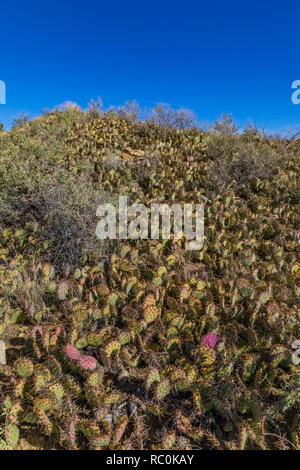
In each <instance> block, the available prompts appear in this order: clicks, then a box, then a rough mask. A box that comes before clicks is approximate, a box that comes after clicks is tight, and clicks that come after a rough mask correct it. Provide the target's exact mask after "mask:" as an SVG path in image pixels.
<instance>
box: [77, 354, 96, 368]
mask: <svg viewBox="0 0 300 470" xmlns="http://www.w3.org/2000/svg"><path fill="white" fill-rule="evenodd" d="M79 364H80V367H81V369H83V370H94V369H95V368H96V366H97V363H96V360H95V359H94V358H93V357H91V356H82V357H81V358H80V361H79Z"/></svg>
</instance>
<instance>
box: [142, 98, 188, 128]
mask: <svg viewBox="0 0 300 470" xmlns="http://www.w3.org/2000/svg"><path fill="white" fill-rule="evenodd" d="M149 119H150V121H153V122H154V123H155V124H158V125H159V126H162V127H167V128H174V129H189V128H190V127H192V126H193V125H195V123H196V117H195V114H194V113H193V111H191V110H189V109H183V108H181V109H176V110H174V109H172V108H171V106H170V105H168V104H165V103H159V104H158V105H157V106H156V107H155V108H154V109H153V110H152V111H151V114H150V116H149Z"/></svg>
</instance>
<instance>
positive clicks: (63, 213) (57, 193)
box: [31, 177, 112, 268]
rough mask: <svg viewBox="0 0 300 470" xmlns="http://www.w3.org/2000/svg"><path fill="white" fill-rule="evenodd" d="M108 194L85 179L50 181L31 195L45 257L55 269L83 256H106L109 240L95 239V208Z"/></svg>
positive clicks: (76, 260) (110, 200) (76, 263)
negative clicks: (46, 256) (39, 226)
mask: <svg viewBox="0 0 300 470" xmlns="http://www.w3.org/2000/svg"><path fill="white" fill-rule="evenodd" d="M105 202H112V197H110V196H109V195H108V194H104V193H103V192H101V191H100V190H98V191H96V190H95V188H94V187H93V185H92V184H91V182H89V181H87V180H86V179H85V178H78V177H77V178H76V179H75V178H69V179H68V180H64V181H60V182H59V181H53V182H52V183H51V184H48V185H45V186H44V188H41V190H40V191H39V192H38V193H36V194H35V195H34V196H33V197H31V213H32V214H33V216H34V218H35V219H37V220H38V221H39V223H40V225H42V227H43V238H44V240H45V242H46V241H49V242H50V244H49V259H50V261H51V262H52V263H53V264H54V266H56V267H58V268H63V267H64V266H66V265H70V266H72V267H74V266H77V265H80V264H81V262H83V261H84V260H87V259H89V260H90V259H93V261H94V262H95V261H96V260H97V259H106V258H107V256H108V255H109V251H110V247H111V243H109V242H108V241H103V242H101V241H100V240H98V239H97V238H96V235H95V229H96V225H97V218H96V209H97V207H98V205H99V204H101V203H105Z"/></svg>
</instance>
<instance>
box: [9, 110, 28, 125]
mask: <svg viewBox="0 0 300 470" xmlns="http://www.w3.org/2000/svg"><path fill="white" fill-rule="evenodd" d="M28 121H29V114H26V113H23V112H22V113H21V114H20V115H19V116H18V117H15V118H14V120H13V124H12V127H13V128H17V129H20V128H21V127H24V126H25V125H26V124H27V122H28Z"/></svg>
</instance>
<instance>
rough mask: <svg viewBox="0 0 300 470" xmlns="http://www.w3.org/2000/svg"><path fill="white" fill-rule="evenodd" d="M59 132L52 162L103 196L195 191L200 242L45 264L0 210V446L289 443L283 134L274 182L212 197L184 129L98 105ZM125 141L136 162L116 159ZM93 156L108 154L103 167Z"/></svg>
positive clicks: (295, 240)
mask: <svg viewBox="0 0 300 470" xmlns="http://www.w3.org/2000/svg"><path fill="white" fill-rule="evenodd" d="M59 119H65V116H64V114H63V113H62V114H59V113H58V114H55V113H54V114H50V115H48V116H46V117H45V118H43V119H42V121H41V124H40V125H41V126H44V127H43V128H44V130H45V129H53V126H55V123H56V124H57V121H58V120H59ZM74 119H75V118H74ZM28 126H29V127H28V129H29V130H28V131H27V130H26V128H25V131H23V134H21V133H20V136H19V134H17V131H13V134H12V136H11V137H10V133H8V134H7V135H5V136H1V137H0V139H1V144H2V147H3V148H4V147H5V146H7V148H8V151H14V152H15V148H16V145H21V144H20V143H19V144H18V143H17V142H16V141H15V140H14V139H17V136H18V138H20V139H25V138H26V136H27V134H26V132H28V133H29V135H30V136H31V137H30V139H33V141H34V142H36V141H37V140H38V139H39V138H40V137H39V134H33V131H32V133H30V129H31V128H30V126H32V123H29V124H28ZM10 138H11V139H12V141H10V140H9V139H10ZM27 138H29V137H27ZM64 138H65V142H66V145H67V146H68V149H69V152H68V154H66V155H65V156H63V155H61V165H62V166H64V167H65V169H66V171H68V172H71V173H74V174H76V175H80V174H83V173H85V172H88V173H90V174H91V176H92V179H93V180H94V182H95V184H98V185H101V186H102V187H103V188H105V190H106V191H111V192H112V191H119V192H120V193H122V191H124V192H126V193H127V194H129V195H130V197H131V199H132V201H133V202H139V201H143V203H144V204H147V203H151V202H153V201H174V202H176V201H179V202H189V203H190V202H199V200H204V199H203V198H202V196H205V243H204V247H203V249H202V250H200V251H195V252H189V251H186V250H185V245H184V240H174V239H173V238H170V239H169V240H135V241H126V240H123V241H118V242H117V243H116V245H115V247H114V248H113V250H112V251H111V252H110V254H109V257H108V259H105V260H95V259H94V258H93V256H92V255H91V254H89V253H83V257H82V262H81V264H80V265H78V266H69V267H66V268H65V269H64V270H63V271H61V270H59V269H58V268H57V266H55V263H53V262H50V260H49V259H48V258H47V255H48V250H49V247H51V243H52V240H50V239H49V240H48V243H45V241H44V238H43V237H42V231H43V227H41V226H39V220H38V215H37V214H36V212H34V208H32V217H29V216H28V217H27V219H26V220H27V221H24V224H23V225H22V226H21V227H19V226H18V227H15V226H14V224H13V223H12V222H11V221H10V220H9V218H8V219H7V220H5V225H3V226H1V233H0V282H1V285H2V287H1V296H0V306H1V313H0V315H1V316H0V320H1V324H0V327H1V328H2V330H0V334H2V333H4V332H5V334H6V335H7V336H6V338H9V337H11V338H12V339H13V338H14V331H16V332H17V333H18V334H17V336H20V334H19V333H20V332H21V333H22V335H21V336H22V341H19V345H18V346H17V347H13V341H11V343H12V346H11V347H9V349H10V352H9V351H8V352H9V354H8V355H7V356H8V364H7V366H1V367H2V369H1V371H0V372H1V375H0V384H1V396H0V401H1V403H0V406H1V408H0V409H1V413H0V448H1V449H12V448H18V446H19V443H20V441H21V440H22V439H24V438H25V436H26V433H27V434H28V432H29V433H30V432H32V433H34V432H35V431H38V433H41V434H42V435H44V436H45V438H46V439H48V440H49V442H50V437H51V442H52V443H54V444H53V445H54V446H55V448H57V449H86V448H91V449H111V450H116V449H191V448H193V449H195V448H199V449H200V448H204V449H207V448H209V449H210V448H217V449H231V450H233V449H275V448H282V449H289V448H298V449H299V448H300V421H299V408H300V401H299V398H300V397H299V380H300V371H299V366H297V365H295V364H293V362H292V360H291V356H292V353H293V350H292V349H291V344H292V342H293V341H295V340H296V339H299V338H300V329H299V297H300V264H299V259H298V258H299V256H298V253H299V251H298V250H299V240H300V239H299V227H300V226H299V214H298V206H297V202H296V199H295V191H294V181H295V179H296V177H297V174H299V154H300V144H299V142H298V141H294V142H291V143H287V144H286V145H287V146H289V153H288V155H287V159H286V162H285V165H283V166H282V167H280V168H278V169H277V174H276V177H275V178H274V179H271V178H266V179H263V178H261V179H260V178H258V177H253V178H251V180H250V181H246V182H245V183H244V184H243V185H241V186H240V187H239V189H235V190H233V189H232V188H231V187H228V188H226V190H225V191H224V192H221V193H220V192H218V191H217V190H216V188H215V187H214V184H213V181H212V180H211V179H210V172H209V169H210V166H211V165H212V164H213V162H212V161H211V159H210V157H209V156H208V155H207V138H208V137H207V136H206V135H205V134H204V133H202V132H201V131H199V130H192V131H172V130H163V131H162V130H161V129H160V128H157V127H156V126H152V125H148V126H145V125H142V124H136V125H134V124H130V123H129V122H127V121H125V120H124V119H119V118H117V117H116V116H114V115H111V116H108V117H102V118H99V119H90V118H88V117H84V118H83V117H82V121H80V123H78V122H76V120H74V122H71V124H70V123H69V124H68V125H66V126H65V135H64ZM210 138H211V137H210ZM235 138H236V139H237V140H239V141H243V138H244V137H243V136H235ZM255 142H256V144H255V145H257V146H258V148H259V146H260V145H262V143H260V141H259V139H258V140H257V138H256V141H255ZM263 145H264V146H265V145H267V146H270V147H271V148H272V149H273V148H275V149H276V146H278V147H279V148H281V147H280V146H281V145H282V143H281V142H277V141H276V140H269V141H266V142H263ZM128 147H130V148H131V149H133V151H134V150H136V151H137V156H136V158H133V159H130V160H128V159H122V154H123V153H124V152H126V149H127V148H128ZM141 149H142V151H141ZM108 151H110V152H112V151H113V152H115V153H116V154H117V155H119V158H120V162H121V163H120V165H119V166H118V167H117V168H114V169H111V170H109V171H108V170H107V168H106V166H105V160H106V158H107V154H108ZM139 151H140V152H139ZM14 158H16V155H15V154H14ZM152 161H155V162H156V164H155V165H154V164H152V163H151V162H152ZM27 210H28V211H29V214H30V213H31V212H30V210H31V208H30V204H29V203H28V208H27ZM96 222H97V221H96V220H95V225H96ZM22 223H23V222H22ZM78 235H80V234H78ZM62 256H63V255H62ZM14 328H15V329H16V330H14ZM18 328H19V329H20V330H18ZM10 332H12V333H10ZM9 335H10V336H9ZM7 341H9V339H8V340H7Z"/></svg>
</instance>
